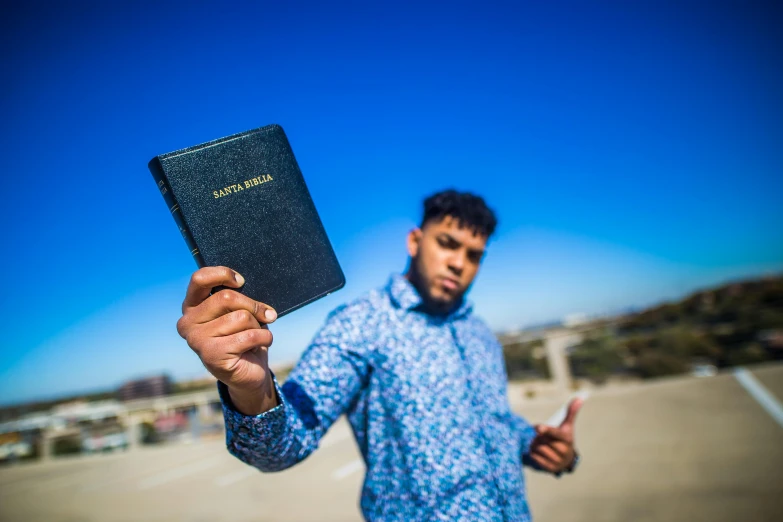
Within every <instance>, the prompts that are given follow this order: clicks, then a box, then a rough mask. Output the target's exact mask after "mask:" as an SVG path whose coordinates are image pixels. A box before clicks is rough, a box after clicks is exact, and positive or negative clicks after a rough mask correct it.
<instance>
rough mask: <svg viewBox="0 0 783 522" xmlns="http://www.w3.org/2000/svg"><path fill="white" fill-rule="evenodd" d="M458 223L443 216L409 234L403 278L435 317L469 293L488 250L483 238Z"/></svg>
mask: <svg viewBox="0 0 783 522" xmlns="http://www.w3.org/2000/svg"><path fill="white" fill-rule="evenodd" d="M458 223H459V222H458V221H457V220H456V219H454V218H452V217H451V216H446V217H445V218H444V219H443V220H441V221H428V222H427V223H426V224H425V225H424V227H423V228H421V229H418V228H416V229H414V230H412V231H411V232H410V233H409V234H408V254H409V255H410V256H411V265H410V270H409V271H408V273H407V274H406V277H407V278H408V279H409V280H410V281H411V283H413V285H414V286H415V287H416V289H417V290H418V291H419V293H420V294H421V296H422V298H423V299H424V301H425V303H426V304H427V305H428V306H429V307H430V308H432V309H433V311H435V312H437V313H443V312H447V311H449V310H450V309H451V308H452V307H453V306H454V305H455V304H456V303H457V302H458V301H459V300H460V298H461V297H462V296H463V294H465V292H467V291H468V289H469V288H470V285H471V283H473V279H475V277H476V274H477V273H478V269H479V265H480V264H481V260H482V258H483V257H484V250H485V248H486V246H487V238H486V237H484V236H482V235H478V234H474V232H473V231H472V230H470V229H469V228H467V227H465V228H460V227H459V224H458Z"/></svg>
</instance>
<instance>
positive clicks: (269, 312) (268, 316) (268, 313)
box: [264, 308, 277, 321]
mask: <svg viewBox="0 0 783 522" xmlns="http://www.w3.org/2000/svg"><path fill="white" fill-rule="evenodd" d="M264 317H266V320H267V321H274V320H275V319H277V312H275V311H274V310H272V309H271V308H267V309H266V312H264Z"/></svg>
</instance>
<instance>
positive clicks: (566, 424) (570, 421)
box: [560, 397, 584, 430]
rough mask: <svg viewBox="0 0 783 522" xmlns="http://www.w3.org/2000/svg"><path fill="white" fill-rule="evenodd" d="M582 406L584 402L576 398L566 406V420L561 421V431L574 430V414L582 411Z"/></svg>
mask: <svg viewBox="0 0 783 522" xmlns="http://www.w3.org/2000/svg"><path fill="white" fill-rule="evenodd" d="M583 405H584V400H582V399H581V398H579V397H577V398H576V399H574V400H572V401H571V402H570V403H569V404H568V413H566V418H565V419H563V422H562V423H561V424H560V428H561V429H570V430H573V429H574V421H576V414H577V413H579V410H581V409H582V406H583Z"/></svg>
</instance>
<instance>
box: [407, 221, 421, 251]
mask: <svg viewBox="0 0 783 522" xmlns="http://www.w3.org/2000/svg"><path fill="white" fill-rule="evenodd" d="M419 245H421V229H420V228H414V229H413V230H411V231H410V232H408V255H409V256H411V257H416V256H417V255H418V254H419Z"/></svg>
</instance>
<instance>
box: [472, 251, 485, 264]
mask: <svg viewBox="0 0 783 522" xmlns="http://www.w3.org/2000/svg"><path fill="white" fill-rule="evenodd" d="M483 257H484V252H479V251H477V250H471V251H469V252H468V260H469V261H470V262H471V263H473V264H476V265H477V264H479V263H481V258H483Z"/></svg>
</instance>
